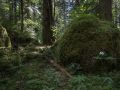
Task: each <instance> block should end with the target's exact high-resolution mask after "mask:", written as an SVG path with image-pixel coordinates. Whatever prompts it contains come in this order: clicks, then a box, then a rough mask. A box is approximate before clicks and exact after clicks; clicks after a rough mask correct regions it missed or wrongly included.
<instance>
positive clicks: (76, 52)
mask: <svg viewBox="0 0 120 90" xmlns="http://www.w3.org/2000/svg"><path fill="white" fill-rule="evenodd" d="M119 33H120V32H119V30H118V29H117V28H116V27H115V26H114V25H113V24H111V23H109V22H106V21H101V20H99V19H98V18H96V17H95V16H93V15H80V16H78V17H75V18H74V19H73V20H72V21H71V23H70V25H69V26H68V28H67V30H66V32H65V33H64V35H63V36H62V38H61V39H60V40H59V42H57V43H58V45H57V46H56V48H57V49H56V51H57V52H58V53H56V55H59V58H58V60H61V62H62V63H63V64H64V65H66V64H70V63H79V64H80V65H81V67H82V68H83V69H84V70H85V71H92V70H93V67H94V65H95V63H96V61H95V60H94V59H93V58H94V57H96V56H97V55H98V54H99V53H100V52H101V51H104V52H106V53H107V54H109V55H111V56H112V57H113V58H118V57H119V53H120V52H119V50H120V44H119V40H120V34H119Z"/></svg>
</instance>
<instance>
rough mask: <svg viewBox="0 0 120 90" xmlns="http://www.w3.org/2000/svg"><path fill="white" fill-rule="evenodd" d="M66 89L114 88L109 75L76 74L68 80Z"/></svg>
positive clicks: (109, 89) (104, 89) (100, 89)
mask: <svg viewBox="0 0 120 90" xmlns="http://www.w3.org/2000/svg"><path fill="white" fill-rule="evenodd" d="M68 90H115V88H114V87H113V80H112V79H111V78H110V77H99V76H89V77H86V76H77V77H74V78H72V79H71V80H70V81H69V89H68Z"/></svg>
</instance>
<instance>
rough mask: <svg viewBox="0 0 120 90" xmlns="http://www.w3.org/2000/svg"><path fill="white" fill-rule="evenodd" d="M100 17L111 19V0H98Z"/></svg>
mask: <svg viewBox="0 0 120 90" xmlns="http://www.w3.org/2000/svg"><path fill="white" fill-rule="evenodd" d="M99 5H100V13H99V15H100V18H101V19H105V20H107V21H112V0H99Z"/></svg>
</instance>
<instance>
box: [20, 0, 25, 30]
mask: <svg viewBox="0 0 120 90" xmlns="http://www.w3.org/2000/svg"><path fill="white" fill-rule="evenodd" d="M20 7H21V31H23V30H24V11H23V9H24V3H23V0H21V2H20Z"/></svg>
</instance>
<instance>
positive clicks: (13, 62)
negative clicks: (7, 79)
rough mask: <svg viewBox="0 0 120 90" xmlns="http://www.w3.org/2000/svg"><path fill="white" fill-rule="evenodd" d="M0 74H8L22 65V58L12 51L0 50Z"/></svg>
mask: <svg viewBox="0 0 120 90" xmlns="http://www.w3.org/2000/svg"><path fill="white" fill-rule="evenodd" d="M0 56H1V57H0V72H8V71H11V70H12V69H14V68H15V67H17V66H19V65H20V64H21V57H20V56H19V55H18V54H17V53H11V51H10V50H4V49H0Z"/></svg>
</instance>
